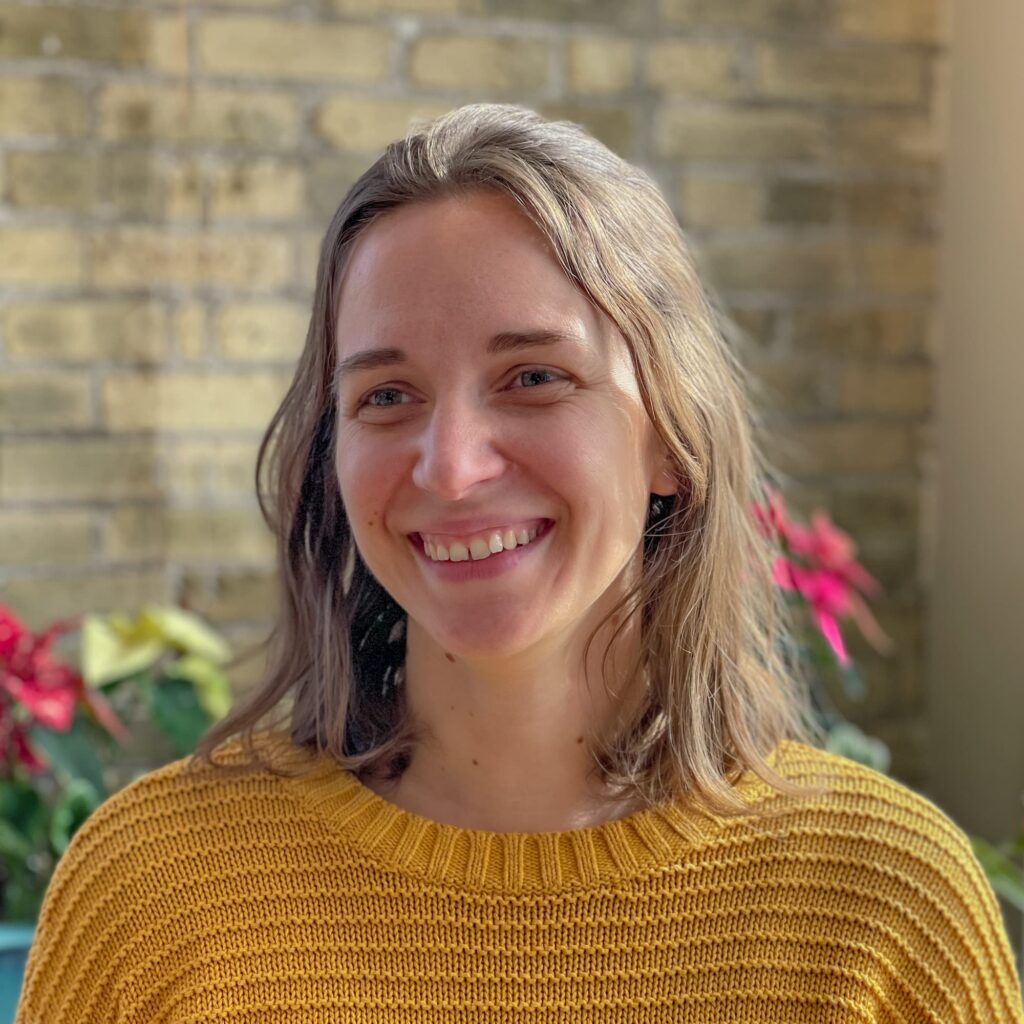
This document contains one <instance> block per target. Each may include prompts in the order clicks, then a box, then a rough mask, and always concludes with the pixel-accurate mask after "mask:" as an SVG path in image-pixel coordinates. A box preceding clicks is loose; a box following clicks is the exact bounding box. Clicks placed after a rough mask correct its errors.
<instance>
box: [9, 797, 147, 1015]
mask: <svg viewBox="0 0 1024 1024" xmlns="http://www.w3.org/2000/svg"><path fill="white" fill-rule="evenodd" d="M138 792H139V790H138V780H137V781H136V782H134V783H131V784H130V785H129V786H127V787H125V788H124V789H122V790H119V791H118V792H116V793H114V794H113V795H112V796H110V797H108V798H107V800H105V801H104V802H103V803H102V804H101V805H100V806H99V807H97V808H96V809H95V810H94V811H93V813H92V814H91V815H90V816H89V817H88V818H87V819H86V820H85V821H84V822H83V823H82V825H81V826H80V827H79V829H78V831H77V832H76V833H75V834H74V836H73V837H72V839H71V842H70V843H69V845H68V847H67V849H66V850H65V851H64V853H63V855H62V856H61V857H60V859H59V860H58V862H57V864H56V866H55V868H54V872H53V875H52V876H51V878H50V882H49V885H48V886H47V889H46V893H45V895H44V897H43V903H42V906H41V908H40V912H39V916H38V919H37V922H36V929H35V934H34V936H33V939H32V945H31V947H30V948H29V952H28V959H27V961H26V964H25V973H24V979H23V982H22V987H21V993H20V996H19V1001H18V1004H17V1008H16V1010H15V1017H14V1021H15V1024H127V1017H126V1015H125V1011H124V1005H125V1003H124V1001H123V1000H124V992H123V991H122V981H123V979H124V977H125V976H126V975H127V973H128V969H129V968H130V966H131V963H130V960H131V953H130V951H131V949H132V947H133V945H134V941H133V936H136V935H137V934H138V932H139V929H140V921H141V920H142V919H143V916H144V915H143V913H142V911H143V906H142V904H143V903H144V900H143V898H142V897H143V892H142V891H141V890H140V889H139V887H138V883H137V880H138V878H139V877H140V871H139V867H138V854H139V852H140V850H139V847H140V845H141V844H140V840H139V835H138V830H137V829H136V828H135V827H133V826H134V823H133V821H132V820H131V817H132V814H133V811H134V808H135V805H136V800H135V797H136V794H137V793H138ZM133 858H134V860H135V866H134V868H133V866H132V863H133Z"/></svg>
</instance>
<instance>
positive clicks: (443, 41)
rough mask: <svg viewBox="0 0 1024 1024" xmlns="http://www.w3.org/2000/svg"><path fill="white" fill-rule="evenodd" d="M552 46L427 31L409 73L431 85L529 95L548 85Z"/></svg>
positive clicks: (417, 45) (414, 51)
mask: <svg viewBox="0 0 1024 1024" xmlns="http://www.w3.org/2000/svg"><path fill="white" fill-rule="evenodd" d="M549 63H550V62H549V55H548V48H547V45H546V44H545V43H543V42H541V41H539V40H535V39H518V38H515V37H507V36H505V37H503V36H483V35H469V34H464V35H425V36H421V37H420V38H419V39H417V40H416V41H415V43H414V44H413V46H412V52H411V55H410V58H409V74H410V76H411V78H412V81H413V83H414V84H415V85H417V86H423V87H426V88H428V89H476V90H481V91H482V92H484V93H486V94H489V95H505V96H510V95H513V94H523V93H529V94H533V93H536V92H539V91H541V90H543V89H544V88H545V87H546V86H547V84H548V78H549Z"/></svg>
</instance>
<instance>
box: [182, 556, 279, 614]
mask: <svg viewBox="0 0 1024 1024" xmlns="http://www.w3.org/2000/svg"><path fill="white" fill-rule="evenodd" d="M210 575H211V574H209V573H201V572H198V571H190V572H186V573H185V574H184V577H183V580H182V586H183V589H184V591H185V592H186V593H187V594H188V598H189V607H190V608H191V609H192V610H193V611H194V612H196V613H197V614H198V615H201V616H202V617H203V618H204V619H206V620H207V621H208V622H213V623H221V622H237V621H239V620H248V621H250V622H262V621H266V620H269V619H270V618H271V616H272V615H273V613H274V610H275V608H276V607H277V585H276V581H277V577H276V575H275V573H273V572H270V571H267V570H260V569H224V570H222V571H221V572H219V573H216V574H215V575H213V578H212V579H211V578H210Z"/></svg>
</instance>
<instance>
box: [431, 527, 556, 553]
mask: <svg viewBox="0 0 1024 1024" xmlns="http://www.w3.org/2000/svg"><path fill="white" fill-rule="evenodd" d="M547 522H549V520H546V519H535V520H530V521H528V522H525V523H519V524H516V525H510V526H504V527H497V528H494V529H491V530H483V531H481V532H480V533H476V534H472V535H467V536H464V537H455V536H450V535H444V534H433V533H425V534H418V535H417V536H419V538H420V541H421V543H422V545H423V549H424V551H425V552H426V554H427V556H428V557H429V558H430V559H431V560H432V561H435V562H449V561H451V562H468V561H470V560H472V561H474V562H480V561H483V560H484V559H485V558H490V557H491V556H492V555H499V554H501V553H502V552H503V551H512V550H514V549H515V548H517V547H521V548H522V547H526V545H527V544H529V543H530V542H531V541H532V540H534V538H535V537H536V536H537V533H538V531H539V530H540V529H542V528H543V527H544V525H545V523H547Z"/></svg>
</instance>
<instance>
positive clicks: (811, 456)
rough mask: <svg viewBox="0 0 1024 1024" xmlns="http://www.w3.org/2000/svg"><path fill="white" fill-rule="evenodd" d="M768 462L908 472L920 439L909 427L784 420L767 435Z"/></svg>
mask: <svg viewBox="0 0 1024 1024" xmlns="http://www.w3.org/2000/svg"><path fill="white" fill-rule="evenodd" d="M766 437H767V438H769V439H770V444H769V445H768V450H769V453H770V457H771V461H772V462H773V463H774V464H775V465H776V466H778V468H779V469H780V470H781V471H782V472H784V473H793V474H802V473H807V474H811V473H813V474H826V473H833V474H840V473H851V474H852V473H865V474H866V473H901V472H902V473H906V472H907V471H910V470H913V469H914V466H915V460H916V457H917V450H918V442H917V439H916V436H915V433H914V431H913V430H912V429H911V427H909V426H903V425H895V424H893V425H888V424H878V423H870V422H858V421H852V422H818V423H792V422H784V423H782V424H780V425H778V426H776V427H775V428H774V429H773V430H772V431H770V432H769V433H768V434H767V435H766Z"/></svg>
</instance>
